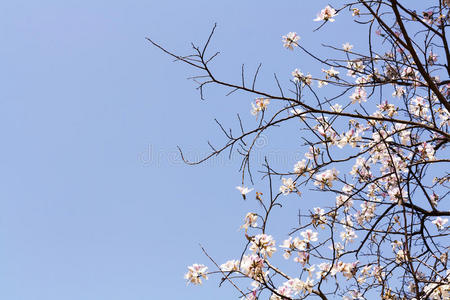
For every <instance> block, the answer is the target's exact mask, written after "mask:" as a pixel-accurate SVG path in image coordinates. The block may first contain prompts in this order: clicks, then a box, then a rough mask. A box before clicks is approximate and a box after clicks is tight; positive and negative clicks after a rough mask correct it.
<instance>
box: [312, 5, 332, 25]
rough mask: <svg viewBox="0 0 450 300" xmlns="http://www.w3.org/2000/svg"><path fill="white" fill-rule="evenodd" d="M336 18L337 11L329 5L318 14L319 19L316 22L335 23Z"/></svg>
mask: <svg viewBox="0 0 450 300" xmlns="http://www.w3.org/2000/svg"><path fill="white" fill-rule="evenodd" d="M334 16H337V13H336V10H335V9H334V8H332V7H331V6H329V5H327V6H326V7H325V8H324V9H322V10H321V11H320V13H318V14H317V18H315V19H314V21H330V22H334V21H335V20H334V19H333V17H334Z"/></svg>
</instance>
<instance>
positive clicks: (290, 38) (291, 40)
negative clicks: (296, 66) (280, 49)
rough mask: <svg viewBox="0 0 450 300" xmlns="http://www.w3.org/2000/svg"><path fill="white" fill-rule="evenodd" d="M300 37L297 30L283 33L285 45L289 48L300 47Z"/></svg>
mask: <svg viewBox="0 0 450 300" xmlns="http://www.w3.org/2000/svg"><path fill="white" fill-rule="evenodd" d="M299 39H300V37H299V36H298V35H297V33H296V32H289V33H288V34H286V35H283V43H284V44H283V46H284V47H285V48H287V49H289V50H294V47H298V44H297V41H298V40H299Z"/></svg>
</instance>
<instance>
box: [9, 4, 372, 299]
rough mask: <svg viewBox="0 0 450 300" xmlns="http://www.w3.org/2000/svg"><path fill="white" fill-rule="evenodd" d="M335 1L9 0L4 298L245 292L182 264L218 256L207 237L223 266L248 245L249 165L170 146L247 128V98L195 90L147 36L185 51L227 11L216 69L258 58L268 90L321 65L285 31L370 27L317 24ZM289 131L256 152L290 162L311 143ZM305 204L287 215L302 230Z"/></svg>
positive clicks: (316, 40) (195, 145) (326, 37)
mask: <svg viewBox="0 0 450 300" xmlns="http://www.w3.org/2000/svg"><path fill="white" fill-rule="evenodd" d="M326 4H328V1H299V0H297V1H255V0H248V1H204V0H194V1H180V0H176V1H154V0H153V1H144V0H129V1H115V0H108V1H100V0H92V1H80V0H77V1H73V0H64V1H56V0H55V1H50V0H40V1H31V0H28V1H23V0H14V1H2V2H1V4H0V37H1V46H0V66H1V68H0V82H1V84H0V87H1V88H0V137H1V139H2V143H1V145H2V146H1V147H0V165H1V168H0V170H1V171H0V187H1V188H0V299H5V300H61V299H63V300H80V299H82V300H103V299H104V300H122V299H126V300H144V299H230V298H231V299H232V297H233V296H237V294H236V293H235V292H234V291H233V290H231V289H230V288H227V287H225V288H221V289H220V290H219V289H218V287H217V282H218V281H217V280H214V279H213V280H211V281H209V282H208V283H207V284H206V285H204V286H202V287H186V283H185V281H184V279H183V274H184V273H185V272H186V265H189V264H192V263H194V262H204V263H207V262H208V261H207V258H206V257H205V256H204V255H202V253H201V249H200V247H199V243H201V244H202V245H204V246H205V247H206V248H207V249H208V252H209V253H210V254H211V255H212V256H213V257H215V258H217V260H218V261H219V262H223V261H225V260H226V259H229V258H235V257H236V256H238V255H239V254H240V250H241V246H242V243H243V237H242V232H239V231H238V228H239V226H240V224H241V223H242V218H243V217H244V215H245V213H246V212H247V211H249V210H253V209H254V208H255V207H256V203H255V202H253V201H246V202H244V201H243V200H242V198H241V197H240V195H239V193H238V192H237V191H236V189H235V186H236V185H239V184H240V176H239V174H238V173H237V170H238V166H239V162H240V161H239V160H238V159H237V158H236V157H235V158H233V159H232V160H231V161H228V160H227V159H226V157H222V158H219V159H216V160H213V161H212V162H210V163H206V164H204V165H202V166H197V167H189V166H186V165H184V164H182V163H181V162H180V158H179V156H178V155H177V151H176V146H177V145H180V146H181V147H183V148H184V149H186V150H187V153H188V154H189V155H190V157H199V156H200V155H202V154H204V153H206V151H207V150H208V147H207V144H206V142H207V140H211V141H212V142H213V143H214V144H216V145H219V144H220V143H221V142H223V141H224V139H223V137H222V136H221V135H220V131H219V129H218V128H217V127H216V126H215V123H214V118H218V119H219V120H221V121H223V122H224V125H225V126H226V127H233V128H236V126H237V125H238V123H237V121H236V119H235V115H236V113H237V112H239V113H240V114H241V115H243V116H244V121H245V122H247V125H248V128H249V127H251V126H253V125H254V118H253V117H252V116H251V115H250V113H249V111H250V108H251V107H250V102H251V101H252V100H253V99H252V98H251V97H250V96H249V95H235V96H234V97H225V96H224V95H225V93H226V92H227V91H226V90H224V89H217V88H211V89H208V90H207V93H206V95H207V100H206V101H201V100H200V99H199V96H198V92H197V91H196V90H195V84H194V83H193V82H191V81H189V80H186V78H187V77H189V76H192V75H195V74H197V73H195V72H194V71H193V70H192V69H190V68H189V67H186V66H184V65H181V64H179V63H173V62H172V60H171V59H170V58H169V57H167V56H166V55H163V54H162V53H161V52H160V51H159V50H158V49H156V48H154V47H151V46H150V44H149V43H148V42H147V41H146V40H145V37H146V36H149V37H151V38H153V39H155V40H156V41H158V42H160V43H162V44H163V45H165V46H167V47H168V48H170V49H173V50H176V51H178V52H179V53H181V54H188V53H189V51H190V42H191V41H193V42H203V41H204V40H205V39H206V37H207V36H208V34H209V31H210V29H211V28H212V26H213V24H214V22H217V23H218V29H217V34H216V36H215V37H214V40H213V42H212V49H215V50H218V51H221V55H220V56H219V58H218V60H217V63H216V64H215V67H214V69H215V70H216V71H217V72H218V74H220V76H221V78H223V79H226V80H231V81H237V80H239V77H240V66H241V64H242V63H245V64H246V66H247V67H248V69H249V70H253V71H254V70H255V68H256V66H257V65H258V64H259V63H260V62H263V68H262V69H261V73H260V74H261V81H260V82H259V83H258V84H259V87H261V88H267V89H268V90H271V91H273V90H275V83H274V81H273V77H272V76H273V73H274V72H276V73H277V74H278V76H279V78H281V81H282V82H283V84H286V85H287V83H288V80H289V78H290V73H291V71H292V70H293V69H294V68H301V69H302V70H305V71H308V68H312V64H311V63H310V62H309V59H307V58H306V57H305V56H302V55H299V54H298V53H297V54H296V53H293V52H290V51H287V50H286V49H284V48H283V47H282V43H281V36H282V35H284V34H286V33H287V32H289V31H297V32H298V33H299V35H300V36H301V38H302V39H301V40H300V42H302V43H304V44H305V45H306V46H307V47H308V46H309V48H312V49H314V50H316V51H318V52H319V53H320V52H321V51H322V50H320V49H319V48H318V46H319V45H320V43H329V44H335V45H337V46H338V47H340V46H341V44H342V43H344V42H347V41H348V42H350V43H356V42H357V41H358V40H359V41H361V39H365V37H366V33H365V32H364V31H360V29H358V30H359V31H351V30H350V27H349V26H348V24H347V25H346V23H344V22H345V21H344V18H342V19H341V20H340V19H337V21H336V27H330V28H325V29H324V31H323V33H321V34H318V35H315V34H312V29H313V26H316V25H317V23H314V22H313V21H312V20H313V18H314V17H315V15H316V13H317V12H318V11H319V10H320V9H321V8H323V7H324V6H325V5H326ZM347 14H348V13H347ZM250 77H251V75H249V78H250ZM286 136H288V132H287V131H286V132H285V131H277V132H276V131H274V134H273V135H271V136H269V137H267V140H266V141H264V144H263V145H262V146H261V148H263V149H262V150H264V151H265V150H267V152H268V153H269V155H271V156H272V158H274V159H279V163H280V164H285V165H286V166H289V168H291V167H292V165H293V164H294V162H295V161H296V160H295V159H296V157H298V155H297V154H298V152H296V145H298V144H300V142H301V141H300V139H299V138H293V139H287V138H286ZM267 152H265V153H266V154H267ZM263 153H264V152H263ZM261 157H262V156H261ZM259 163H261V160H260V161H259ZM256 167H257V165H256ZM256 169H257V168H256ZM258 178H259V177H258ZM304 197H305V199H307V194H306V195H305V196H304ZM304 205H306V204H300V205H299V203H298V202H297V203H296V204H295V205H292V210H288V211H287V215H285V216H284V217H283V218H281V216H278V217H279V219H280V220H284V219H286V220H288V221H286V222H288V223H287V224H290V225H291V226H294V225H295V222H296V219H295V215H296V214H297V210H296V209H297V208H298V207H299V206H300V207H302V206H304ZM286 216H287V217H286ZM288 217H289V218H288ZM280 222H281V221H280ZM280 224H281V223H280ZM273 225H274V226H275V227H277V225H279V224H278V223H274V224H273ZM280 226H281V225H280ZM287 228H288V229H289V228H290V227H289V225H288V227H287ZM284 232H286V231H284ZM216 279H217V278H216Z"/></svg>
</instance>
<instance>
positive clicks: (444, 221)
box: [431, 217, 448, 230]
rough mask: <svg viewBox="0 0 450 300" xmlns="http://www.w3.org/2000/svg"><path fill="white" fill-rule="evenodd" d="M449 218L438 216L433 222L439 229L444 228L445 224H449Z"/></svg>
mask: <svg viewBox="0 0 450 300" xmlns="http://www.w3.org/2000/svg"><path fill="white" fill-rule="evenodd" d="M447 222H448V219H447V218H441V217H437V218H436V220H434V221H433V222H431V223H433V224H434V225H436V227H437V228H438V229H439V230H442V229H443V228H444V225H445V224H447Z"/></svg>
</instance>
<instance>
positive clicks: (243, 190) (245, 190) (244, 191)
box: [236, 186, 253, 199]
mask: <svg viewBox="0 0 450 300" xmlns="http://www.w3.org/2000/svg"><path fill="white" fill-rule="evenodd" d="M236 189H237V190H238V191H239V192H240V193H241V195H242V197H244V199H245V197H246V195H247V194H248V193H250V192H251V191H253V188H251V189H249V188H248V187H245V186H237V187H236Z"/></svg>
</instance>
